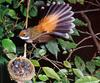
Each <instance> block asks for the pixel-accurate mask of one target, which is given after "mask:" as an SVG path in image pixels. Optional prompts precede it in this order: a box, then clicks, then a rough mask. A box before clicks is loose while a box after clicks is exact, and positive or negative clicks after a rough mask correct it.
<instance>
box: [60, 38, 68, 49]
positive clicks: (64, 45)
mask: <svg viewBox="0 0 100 83" xmlns="http://www.w3.org/2000/svg"><path fill="white" fill-rule="evenodd" d="M58 43H59V44H60V46H61V47H62V49H64V50H66V48H67V44H66V41H64V40H63V39H60V38H59V39H58Z"/></svg>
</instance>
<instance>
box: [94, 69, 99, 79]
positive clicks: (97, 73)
mask: <svg viewBox="0 0 100 83" xmlns="http://www.w3.org/2000/svg"><path fill="white" fill-rule="evenodd" d="M94 76H96V77H97V78H98V79H100V68H99V69H98V70H96V71H95V74H94Z"/></svg>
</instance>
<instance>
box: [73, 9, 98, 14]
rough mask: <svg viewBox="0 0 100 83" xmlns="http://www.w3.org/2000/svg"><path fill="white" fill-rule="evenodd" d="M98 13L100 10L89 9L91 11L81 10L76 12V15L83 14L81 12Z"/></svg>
mask: <svg viewBox="0 0 100 83" xmlns="http://www.w3.org/2000/svg"><path fill="white" fill-rule="evenodd" d="M96 11H100V8H96V9H89V10H81V11H74V12H75V14H77V13H81V12H83V13H87V12H96Z"/></svg>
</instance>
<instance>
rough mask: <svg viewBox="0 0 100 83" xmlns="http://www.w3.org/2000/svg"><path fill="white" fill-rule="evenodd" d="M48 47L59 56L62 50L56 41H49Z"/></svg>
mask: <svg viewBox="0 0 100 83" xmlns="http://www.w3.org/2000/svg"><path fill="white" fill-rule="evenodd" d="M46 47H47V49H48V50H49V52H51V53H52V54H53V55H55V56H56V58H57V55H58V52H59V51H60V50H59V48H58V44H57V42H56V41H49V42H48V43H47V44H46Z"/></svg>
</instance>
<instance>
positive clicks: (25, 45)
mask: <svg viewBox="0 0 100 83" xmlns="http://www.w3.org/2000/svg"><path fill="white" fill-rule="evenodd" d="M29 7H30V0H28V3H27V11H26V21H25V28H26V29H27V27H28V17H29ZM26 50H27V44H26V43H25V44H24V56H23V57H26Z"/></svg>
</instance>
